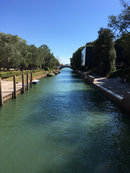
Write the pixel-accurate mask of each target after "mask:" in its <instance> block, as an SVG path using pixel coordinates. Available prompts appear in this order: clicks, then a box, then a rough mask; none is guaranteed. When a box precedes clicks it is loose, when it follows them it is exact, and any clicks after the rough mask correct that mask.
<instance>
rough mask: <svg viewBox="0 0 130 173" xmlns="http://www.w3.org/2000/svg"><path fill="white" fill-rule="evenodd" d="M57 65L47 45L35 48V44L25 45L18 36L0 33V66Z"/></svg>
mask: <svg viewBox="0 0 130 173" xmlns="http://www.w3.org/2000/svg"><path fill="white" fill-rule="evenodd" d="M57 65H59V62H58V60H57V59H56V58H55V57H54V55H53V54H52V53H51V52H50V49H49V48H48V46H47V45H44V44H43V45H42V46H40V47H39V48H37V47H36V46H35V45H27V43H26V41H25V40H23V39H21V38H19V37H18V36H14V35H11V34H4V33H0V68H2V69H4V70H5V69H7V70H8V69H10V68H13V69H20V70H27V69H30V70H32V69H39V68H43V69H45V68H54V67H55V66H57Z"/></svg>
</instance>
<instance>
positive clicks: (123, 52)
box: [115, 33, 130, 66]
mask: <svg viewBox="0 0 130 173" xmlns="http://www.w3.org/2000/svg"><path fill="white" fill-rule="evenodd" d="M115 49H116V52H117V63H120V64H123V66H130V33H128V34H124V35H122V36H121V37H120V38H119V39H117V40H116V41H115Z"/></svg>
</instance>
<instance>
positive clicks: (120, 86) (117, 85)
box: [94, 77, 130, 96]
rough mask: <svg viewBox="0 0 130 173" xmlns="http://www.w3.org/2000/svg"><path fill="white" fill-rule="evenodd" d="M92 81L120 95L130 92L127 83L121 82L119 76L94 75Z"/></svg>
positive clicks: (129, 86) (129, 85)
mask: <svg viewBox="0 0 130 173" xmlns="http://www.w3.org/2000/svg"><path fill="white" fill-rule="evenodd" d="M94 83H97V84H99V85H101V86H103V87H105V88H107V89H109V90H111V91H113V92H114V93H116V94H119V95H120V96H124V95H125V94H126V92H130V84H129V83H121V82H120V78H119V77H117V78H106V77H95V79H94Z"/></svg>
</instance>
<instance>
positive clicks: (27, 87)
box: [27, 73, 28, 90]
mask: <svg viewBox="0 0 130 173" xmlns="http://www.w3.org/2000/svg"><path fill="white" fill-rule="evenodd" d="M27 90H28V73H27Z"/></svg>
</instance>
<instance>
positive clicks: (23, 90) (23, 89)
mask: <svg viewBox="0 0 130 173" xmlns="http://www.w3.org/2000/svg"><path fill="white" fill-rule="evenodd" d="M24 92H25V86H24V74H22V93H24Z"/></svg>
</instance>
